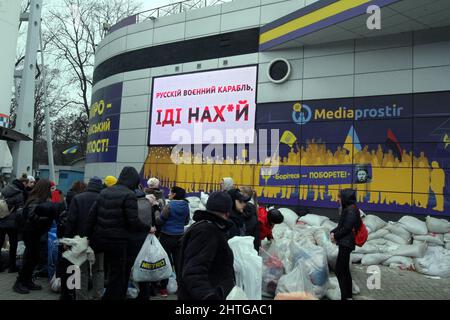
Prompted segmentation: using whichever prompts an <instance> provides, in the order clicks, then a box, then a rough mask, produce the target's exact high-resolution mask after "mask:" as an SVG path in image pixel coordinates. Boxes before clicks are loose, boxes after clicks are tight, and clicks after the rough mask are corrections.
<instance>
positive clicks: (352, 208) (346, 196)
mask: <svg viewBox="0 0 450 320" xmlns="http://www.w3.org/2000/svg"><path fill="white" fill-rule="evenodd" d="M341 204H342V213H341V216H340V219H339V224H338V226H337V227H336V228H335V229H333V230H332V231H331V233H334V239H335V240H336V244H337V245H338V246H343V247H347V248H350V249H351V250H355V235H354V234H353V230H354V229H355V230H358V229H359V227H360V225H361V217H360V215H359V210H358V207H357V206H356V191H355V190H351V189H346V190H343V191H342V193H341Z"/></svg>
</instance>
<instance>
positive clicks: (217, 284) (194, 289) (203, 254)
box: [177, 192, 235, 300]
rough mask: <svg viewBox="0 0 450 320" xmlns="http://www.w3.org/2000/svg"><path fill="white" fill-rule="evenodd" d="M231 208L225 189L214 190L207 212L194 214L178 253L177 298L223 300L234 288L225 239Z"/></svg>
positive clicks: (229, 255) (230, 252)
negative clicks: (192, 221) (222, 190)
mask: <svg viewBox="0 0 450 320" xmlns="http://www.w3.org/2000/svg"><path fill="white" fill-rule="evenodd" d="M231 207H232V201H231V197H230V196H229V195H228V194H227V193H226V192H214V193H212V194H211V195H210V196H209V198H208V202H207V203H206V211H202V210H198V211H196V212H195V213H194V217H193V218H194V221H196V222H195V223H194V224H193V225H192V226H191V227H190V228H189V230H188V231H187V232H186V234H185V235H184V237H183V238H182V244H181V250H180V255H179V264H178V269H177V277H178V299H179V300H225V299H226V297H227V296H228V294H229V293H230V292H231V290H232V289H233V287H234V283H235V279H234V269H233V251H231V249H230V247H229V245H228V238H227V231H228V230H229V228H231V226H232V223H231V222H230V221H229V220H228V216H229V213H230V211H231Z"/></svg>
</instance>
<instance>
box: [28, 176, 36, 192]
mask: <svg viewBox="0 0 450 320" xmlns="http://www.w3.org/2000/svg"><path fill="white" fill-rule="evenodd" d="M27 180H28V183H27V185H26V189H27V192H31V190H33V188H34V186H35V185H36V179H35V178H34V177H33V176H27Z"/></svg>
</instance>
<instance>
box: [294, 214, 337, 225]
mask: <svg viewBox="0 0 450 320" xmlns="http://www.w3.org/2000/svg"><path fill="white" fill-rule="evenodd" d="M299 220H300V221H302V222H304V223H306V224H308V225H310V226H315V227H320V226H321V225H322V224H323V223H325V221H327V220H330V219H329V218H328V217H324V216H319V215H317V214H311V213H308V214H307V215H305V216H303V217H300V219H299Z"/></svg>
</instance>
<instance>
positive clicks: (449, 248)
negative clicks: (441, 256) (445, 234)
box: [445, 242, 450, 250]
mask: <svg viewBox="0 0 450 320" xmlns="http://www.w3.org/2000/svg"><path fill="white" fill-rule="evenodd" d="M445 249H447V250H450V242H447V243H445Z"/></svg>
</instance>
